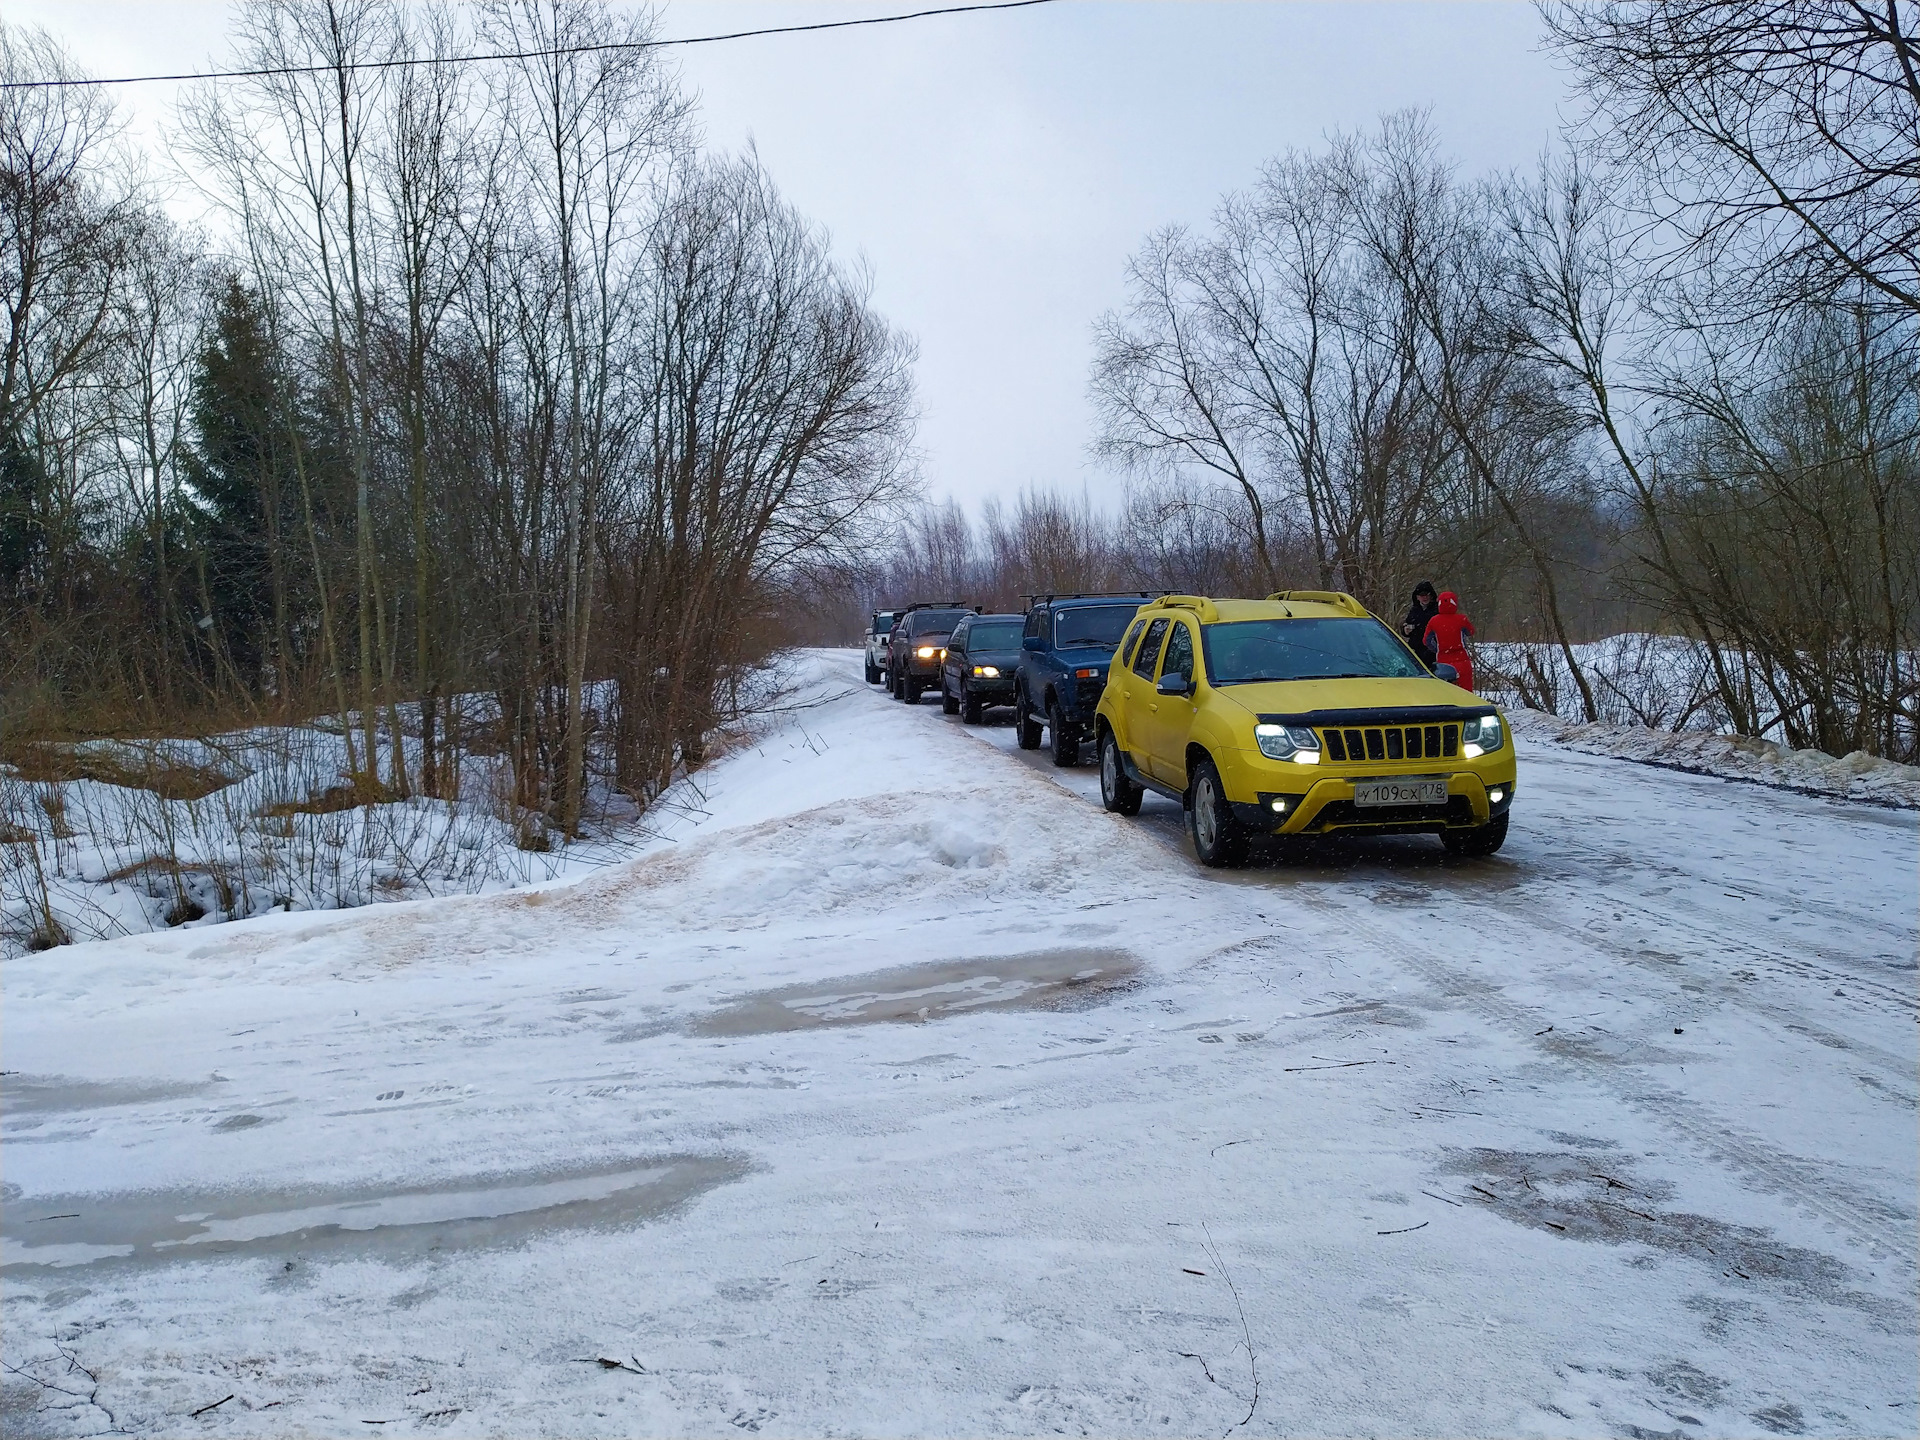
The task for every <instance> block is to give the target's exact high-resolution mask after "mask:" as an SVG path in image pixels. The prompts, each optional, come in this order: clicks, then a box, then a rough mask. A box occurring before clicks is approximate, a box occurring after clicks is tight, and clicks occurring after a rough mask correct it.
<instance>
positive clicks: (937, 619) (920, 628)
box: [913, 610, 973, 635]
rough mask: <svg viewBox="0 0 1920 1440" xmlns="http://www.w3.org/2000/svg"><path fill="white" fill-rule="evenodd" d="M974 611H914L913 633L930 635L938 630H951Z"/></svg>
mask: <svg viewBox="0 0 1920 1440" xmlns="http://www.w3.org/2000/svg"><path fill="white" fill-rule="evenodd" d="M972 613H973V612H972V611H971V610H916V611H914V612H913V633H914V634H915V635H930V634H932V633H933V632H934V631H936V630H940V631H946V630H951V629H953V627H954V626H955V625H957V624H958V623H959V622H960V621H961V620H963V619H965V618H966V617H967V616H968V615H971V614H972Z"/></svg>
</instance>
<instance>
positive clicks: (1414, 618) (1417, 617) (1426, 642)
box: [1400, 580, 1440, 670]
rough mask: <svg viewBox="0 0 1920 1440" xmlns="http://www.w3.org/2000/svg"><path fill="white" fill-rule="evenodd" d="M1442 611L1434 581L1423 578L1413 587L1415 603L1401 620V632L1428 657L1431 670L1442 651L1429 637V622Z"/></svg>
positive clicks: (1409, 642)
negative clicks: (1435, 646) (1435, 591)
mask: <svg viewBox="0 0 1920 1440" xmlns="http://www.w3.org/2000/svg"><path fill="white" fill-rule="evenodd" d="M1439 613H1440V602H1439V600H1438V599H1437V598H1436V597H1435V595H1434V592H1433V582H1432V581H1431V580H1422V581H1421V582H1420V583H1419V584H1418V585H1416V586H1414V587H1413V605H1412V607H1411V608H1410V609H1409V610H1408V611H1407V618H1406V619H1405V620H1404V621H1402V622H1401V625H1400V633H1401V634H1402V635H1404V636H1406V637H1407V643H1408V644H1409V645H1411V646H1413V648H1414V649H1416V650H1418V651H1419V652H1420V653H1421V654H1422V655H1424V656H1425V657H1426V661H1427V668H1428V669H1429V670H1431V669H1432V668H1433V667H1434V666H1435V665H1436V664H1438V663H1439V660H1440V652H1439V651H1438V650H1436V649H1434V648H1433V641H1432V640H1430V639H1428V638H1427V622H1428V621H1429V620H1431V619H1433V617H1434V616H1436V615H1438V614H1439Z"/></svg>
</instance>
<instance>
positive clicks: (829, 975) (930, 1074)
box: [0, 653, 1920, 1437]
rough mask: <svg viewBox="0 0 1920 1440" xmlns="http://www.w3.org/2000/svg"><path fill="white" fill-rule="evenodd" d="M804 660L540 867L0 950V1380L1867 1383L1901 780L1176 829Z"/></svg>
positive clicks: (1237, 1392) (665, 1385)
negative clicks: (1187, 833) (1415, 823)
mask: <svg viewBox="0 0 1920 1440" xmlns="http://www.w3.org/2000/svg"><path fill="white" fill-rule="evenodd" d="M807 664H808V665H809V666H810V667H811V669H812V672H813V674H812V679H811V682H810V689H809V691H808V693H807V694H806V695H805V696H804V697H803V698H804V699H808V700H811V701H815V702H818V703H814V704H812V705H811V707H810V708H805V709H797V710H794V711H791V712H790V713H788V714H787V715H786V716H785V717H784V719H782V720H780V721H779V722H777V723H774V724H770V725H769V727H768V729H767V730H766V733H765V734H764V735H763V737H762V738H761V740H760V741H759V743H758V744H757V745H755V746H752V747H749V748H745V749H742V750H740V751H737V752H736V753H734V754H732V755H731V756H729V757H728V758H727V759H725V760H724V761H722V762H721V763H719V764H718V765H716V766H715V767H713V768H712V769H711V770H709V771H708V772H707V773H706V774H705V775H704V776H703V777H702V789H703V790H704V792H705V811H706V813H705V814H704V816H702V817H700V818H699V819H698V821H697V823H694V822H689V823H687V824H686V825H684V826H683V827H682V828H681V830H680V831H679V833H678V834H677V836H676V837H675V839H674V840H673V841H672V842H671V843H667V844H664V845H663V846H662V847H661V848H660V849H658V850H657V851H655V852H654V853H652V854H651V855H649V856H647V857H645V858H642V859H640V860H638V861H636V862H634V863H631V864H628V865H624V866H621V867H619V868H617V869H613V870H608V871H605V872H603V873H601V874H600V875H598V876H595V877H593V878H591V879H589V880H586V881H584V882H582V883H578V884H575V885H572V886H570V887H566V888H557V889H553V890H550V891H546V892H542V893H521V894H515V895H506V896H493V897H485V898H472V899H451V900H442V901H432V902H424V903H418V904H407V905H392V906H383V907H378V908H374V909H367V910H358V911H352V912H346V913H336V914H326V915H297V914H296V915H287V916H275V917H271V918H269V919H267V920H264V921H252V922H247V923H244V924H234V925H226V926H220V927H215V928H199V929H187V930H179V931H173V932H170V933H166V934H162V935H156V936H137V937H133V938H130V939H123V940H119V941H114V942H107V943H98V944H92V945H86V946H80V947H74V948H67V949H61V950H56V951H53V952H50V953H47V954H42V955H37V956H30V957H26V958H23V959H17V960H9V961H6V962H5V965H4V969H3V970H0V976H3V977H4V1004H5V1034H4V1040H5V1067H6V1070H7V1075H6V1077H5V1079H4V1085H3V1094H4V1104H3V1106H0V1123H3V1124H4V1139H3V1141H0V1154H3V1156H4V1174H5V1192H4V1208H3V1211H0V1241H3V1243H4V1254H3V1255H0V1267H3V1268H4V1275H3V1277H0V1294H3V1297H4V1307H5V1312H4V1314H5V1334H4V1360H5V1363H6V1366H7V1370H6V1372H5V1373H4V1375H0V1379H3V1380H4V1387H5V1388H4V1407H5V1408H4V1412H3V1413H0V1430H3V1431H4V1433H5V1434H7V1435H8V1436H26V1435H35V1434H45V1435H82V1434H97V1433H105V1432H107V1431H109V1430H111V1429H119V1430H123V1431H127V1432H132V1433H139V1434H168V1435H175V1434H195V1435H198V1434H207V1435H223V1434H229V1435H282V1434H284V1435H296V1434H297V1435H315V1434H355V1435H365V1434H384V1435H393V1434H420V1433H425V1434H436V1435H462V1434H474V1435H481V1434H486V1435H497V1434H514V1435H556V1436H575V1435H640V1434H649V1435H650V1434H660V1435H674V1434H701V1435H735V1434H739V1433H743V1432H757V1433H759V1434H762V1435H814V1434H825V1433H852V1432H857V1433H874V1434H927V1435H963V1434H986V1433H996V1434H999V1433H1006V1434H1034V1433H1048V1432H1055V1431H1061V1432H1066V1433H1082V1432H1090V1433H1096V1434H1125V1435H1189V1434H1191V1435H1209V1434H1211V1435H1217V1436H1222V1437H1224V1436H1228V1435H1231V1434H1247V1435H1251V1434H1265V1433H1274V1432H1291V1433H1300V1432H1306V1433H1314V1434H1329V1435H1338V1434H1357V1433H1381V1432H1386V1433H1394V1434H1416V1433H1418V1434H1500V1435H1507V1434H1544V1435H1566V1434H1592V1435H1639V1436H1645V1435H1652V1434H1660V1435H1688V1436H1699V1435H1753V1434H1756V1433H1767V1432H1771V1433H1779V1434H1802V1433H1804V1434H1912V1433H1914V1431H1915V1429H1916V1425H1917V1424H1920V1414H1917V1413H1916V1408H1915V1402H1916V1363H1917V1362H1916V1352H1915V1346H1916V1335H1915V1316H1916V1293H1915V1285H1916V1273H1915V1261H1916V1221H1915V1194H1916V1139H1917V1129H1916V1124H1915V1101H1916V1088H1917V1084H1920V1075H1917V1074H1916V1042H1915V1018H1916V1014H1915V1012H1916V999H1917V998H1920V997H1917V996H1916V973H1915V942H1916V933H1915V932H1916V913H1915V911H1916V891H1917V887H1916V854H1917V851H1920V847H1917V846H1916V838H1917V837H1916V818H1915V816H1914V815H1913V814H1912V813H1909V812H1898V811H1892V810H1881V809H1873V808H1869V807H1865V806H1860V805H1853V804H1847V803H1844V802H1840V801H1833V800H1820V799H1812V798H1808V797H1804V796H1800V795H1795V794H1790V793H1785V792H1781V791H1776V790H1766V789H1762V788H1759V787H1757V786H1753V785H1746V784H1738V783H1731V782H1726V781H1720V780H1713V779H1706V778H1701V777H1695V776H1689V775H1683V774H1678V773H1676V772H1673V771H1669V770H1657V769H1649V768H1646V767H1641V766H1636V765H1633V764H1629V763H1625V762H1621V761H1616V760H1608V759H1600V758H1595V757H1591V756H1586V755H1578V754H1573V753H1570V752H1566V751H1559V750H1553V749H1549V748H1544V747H1541V748H1528V749H1525V750H1523V752H1522V756H1521V765H1520V786H1519V791H1518V800H1517V803H1516V807H1515V812H1514V814H1515V820H1514V832H1513V837H1512V839H1511V840H1510V842H1509V843H1508V846H1507V848H1506V850H1505V851H1504V852H1502V853H1501V854H1500V855H1499V856H1497V857H1495V858H1493V859H1490V860H1481V861H1460V862H1455V861H1450V860H1448V859H1446V858H1445V856H1444V854H1443V852H1442V851H1441V849H1440V847H1439V845H1438V843H1437V842H1435V841H1433V840H1431V839H1426V838H1411V839H1406V840H1395V841H1391V842H1377V843H1374V844H1370V845H1362V846H1354V847H1351V848H1349V849H1346V850H1344V851H1343V852H1341V853H1339V854H1338V855H1336V856H1334V857H1332V858H1331V859H1324V860H1318V861H1315V862H1313V863H1308V864H1292V865H1288V864H1279V863H1266V864H1262V865H1256V866H1255V867H1254V868H1252V869H1250V870H1248V871H1245V872H1242V873H1239V874H1235V875H1220V874H1215V873H1211V872H1207V871H1204V870H1202V869H1201V868H1200V867H1199V866H1197V865H1196V864H1195V863H1194V862H1193V860H1192V859H1191V858H1190V856H1189V855H1188V854H1187V853H1186V850H1185V847H1184V842H1183V841H1182V839H1181V838H1180V834H1179V830H1178V823H1177V822H1178V815H1177V812H1176V811H1175V810H1174V809H1173V807H1171V806H1168V805H1164V804H1163V803H1162V802H1160V801H1158V800H1157V799H1154V798H1152V797H1149V798H1148V800H1147V804H1146V808H1145V810H1143V812H1142V814H1141V815H1140V816H1139V817H1138V818H1137V819H1135V820H1122V819H1118V818H1115V817H1112V816H1108V815H1106V814H1105V813H1104V812H1102V811H1101V810H1100V808H1099V807H1098V804H1097V802H1094V801H1090V798H1089V797H1091V796H1093V795H1094V793H1095V787H1096V778H1095V775H1094V773H1093V771H1092V769H1091V767H1086V768H1081V769H1077V770H1073V771H1065V772H1062V771H1056V770H1054V769H1053V767H1052V766H1051V765H1050V764H1049V763H1048V762H1047V761H1046V759H1045V758H1044V757H1043V756H1029V755H1021V754H1020V753H1019V752H1017V751H1015V750H1014V749H1013V746H1012V733H1011V730H1010V729H1009V728H1008V726H1007V725H1006V723H1005V720H1004V712H997V713H998V716H999V718H1000V720H1001V723H999V724H997V725H989V726H985V727H981V728H979V729H977V730H965V729H963V728H962V727H961V726H960V725H959V724H958V723H957V722H956V721H954V720H950V719H947V718H945V717H943V716H942V715H941V714H940V711H939V706H938V705H937V703H935V702H934V701H932V700H929V701H928V702H927V703H925V704H923V705H922V706H920V707H918V708H916V709H912V710H909V709H907V708H906V707H904V706H901V705H899V704H896V703H894V702H891V701H889V700H888V699H886V698H885V697H884V696H883V695H881V694H880V693H879V692H878V691H877V690H873V689H869V688H867V687H866V686H864V685H862V684H861V683H860V681H859V678H858V677H859V662H858V657H857V656H855V655H853V654H851V653H827V654H823V655H818V656H814V657H812V658H811V659H809V660H808V661H807ZM229 1397H230V1398H229ZM207 1407H211V1408H207ZM196 1411H199V1412H201V1413H199V1414H198V1415H197V1416H196V1415H195V1414H194V1413H193V1412H196ZM376 1427H377V1428H376Z"/></svg>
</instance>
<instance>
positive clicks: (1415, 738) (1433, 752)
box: [1320, 725, 1460, 762]
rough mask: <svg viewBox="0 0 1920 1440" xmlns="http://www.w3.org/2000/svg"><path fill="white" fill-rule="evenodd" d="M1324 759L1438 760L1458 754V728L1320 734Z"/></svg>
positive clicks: (1394, 728) (1373, 729) (1414, 727)
mask: <svg viewBox="0 0 1920 1440" xmlns="http://www.w3.org/2000/svg"><path fill="white" fill-rule="evenodd" d="M1320 739H1321V743H1322V744H1323V745H1325V746H1326V753H1327V758H1328V759H1329V760H1334V761H1343V762H1351V761H1355V760H1438V759H1440V758H1441V757H1442V756H1448V757H1451V756H1454V755H1458V754H1459V753H1460V727H1459V726H1458V725H1384V726H1383V725H1371V726H1366V727H1362V728H1355V729H1351V730H1347V729H1341V730H1335V729H1331V728H1329V729H1326V730H1322V731H1321V732H1320Z"/></svg>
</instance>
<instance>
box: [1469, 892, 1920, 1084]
mask: <svg viewBox="0 0 1920 1440" xmlns="http://www.w3.org/2000/svg"><path fill="white" fill-rule="evenodd" d="M1449 893H1450V895H1451V896H1452V898H1454V899H1456V900H1459V901H1464V902H1465V903H1466V904H1468V905H1470V906H1475V907H1477V908H1480V909H1484V910H1491V911H1493V912H1494V913H1496V914H1498V915H1501V916H1503V917H1505V918H1506V919H1507V920H1519V921H1521V922H1522V923H1524V924H1528V925H1531V926H1533V927H1534V928H1535V929H1539V930H1549V931H1552V932H1554V933H1555V934H1558V935H1560V936H1562V937H1563V938H1565V939H1567V940H1571V941H1572V942H1574V943H1575V944H1577V945H1581V946H1584V947H1585V948H1587V949H1589V950H1593V951H1598V952H1601V953H1603V954H1605V955H1607V956H1608V957H1610V958H1612V959H1614V960H1618V961H1621V962H1623V963H1625V964H1628V965H1631V966H1633V967H1634V968H1636V969H1639V970H1644V971H1646V972H1647V973H1648V974H1651V975H1657V976H1659V977H1661V978H1662V979H1664V980H1667V981H1669V982H1673V983H1676V984H1679V985H1681V986H1682V987H1683V988H1684V987H1686V986H1688V985H1692V986H1697V987H1698V991H1697V993H1699V994H1701V995H1704V996H1707V997H1710V998H1712V999H1715V1000H1721V1001H1724V1002H1726V1003H1727V1004H1728V1005H1731V1006H1733V1007H1734V1008H1736V1009H1740V1010H1745V1011H1747V1012H1749V1013H1750V1014H1754V1015H1758V1016H1760V1017H1762V1018H1763V1019H1766V1020H1769V1021H1771V1022H1773V1023H1774V1024H1776V1025H1778V1026H1780V1027H1781V1028H1782V1029H1785V1030H1791V1031H1794V1032H1795V1033H1796V1034H1800V1035H1804V1036H1806V1037H1807V1038H1808V1039H1810V1040H1814V1041H1817V1042H1819V1043H1820V1044H1822V1045H1825V1046H1826V1047H1827V1048H1828V1049H1830V1050H1838V1051H1842V1052H1844V1053H1846V1054H1849V1055H1855V1056H1858V1057H1859V1058H1860V1059H1862V1060H1864V1061H1866V1062H1868V1063H1869V1064H1872V1065H1874V1066H1876V1067H1878V1068H1879V1070H1880V1071H1881V1072H1882V1073H1881V1077H1880V1078H1881V1079H1882V1080H1884V1081H1886V1082H1888V1086H1887V1088H1886V1090H1885V1092H1884V1093H1886V1094H1887V1095H1888V1097H1889V1098H1891V1099H1898V1100H1900V1101H1903V1102H1905V1104H1906V1105H1907V1107H1908V1108H1909V1109H1912V1108H1915V1107H1920V1096H1916V1095H1915V1094H1914V1093H1913V1091H1912V1088H1911V1084H1910V1082H1911V1080H1912V1078H1913V1061H1912V1059H1911V1057H1907V1056H1900V1055H1895V1054H1893V1053H1892V1052H1891V1051H1888V1050H1883V1049H1881V1048H1880V1047H1879V1046H1877V1045H1873V1044H1870V1043H1869V1042H1867V1041H1864V1040H1860V1039H1856V1038H1854V1037H1852V1036H1847V1035H1842V1034H1840V1033H1839V1032H1838V1031H1835V1030H1829V1029H1828V1028H1827V1027H1826V1026H1824V1025H1820V1024H1818V1023H1817V1022H1815V1021H1814V1020H1813V1019H1812V1017H1811V1016H1810V1015H1808V1013H1807V1012H1806V1011H1804V1010H1794V1009H1790V1008H1789V1007H1787V1006H1785V1005H1781V1004H1778V1003H1776V1002H1774V1001H1771V1000H1767V999H1763V998H1762V997H1760V996H1758V995H1755V994H1753V993H1751V992H1750V991H1748V990H1747V989H1746V988H1744V987H1743V986H1741V985H1740V984H1738V983H1737V982H1733V981H1728V980H1723V979H1720V978H1718V977H1716V976H1712V975H1702V974H1700V973H1699V971H1697V970H1695V969H1692V968H1689V969H1686V970H1682V971H1676V970H1674V969H1673V968H1672V967H1673V965H1674V964H1676V963H1677V964H1683V965H1684V964H1685V962H1684V961H1679V960H1677V959H1675V960H1663V959H1661V958H1659V957H1658V956H1656V955H1650V954H1648V953H1647V951H1646V950H1645V949H1644V948H1636V947H1634V946H1631V945H1628V944H1626V943H1624V942H1621V941H1616V940H1611V939H1609V938H1607V937H1605V936H1601V935H1595V934H1593V933H1592V932H1590V931H1588V930H1586V929H1585V928H1584V927H1582V926H1580V925H1576V924H1574V923H1573V922H1571V921H1568V920H1562V919H1558V918H1555V917H1553V916H1549V915H1544V914H1542V913H1541V912H1540V911H1539V910H1538V908H1530V907H1525V906H1521V905H1518V904H1515V903H1513V902H1511V901H1506V900H1502V899H1498V898H1495V897H1493V896H1489V895H1474V894H1472V893H1470V892H1467V891H1466V890H1464V889H1463V890H1460V891H1452V892H1449ZM1718 948H1720V949H1726V948H1728V947H1727V946H1726V945H1725V944H1724V943H1721V944H1720V945H1719V946H1718ZM1749 953H1750V954H1751V953H1752V952H1749ZM1778 958H1779V957H1776V956H1772V955H1765V956H1758V955H1756V956H1754V959H1755V960H1756V962H1759V963H1764V962H1765V961H1768V960H1774V959H1778ZM1846 983H1852V982H1846ZM1862 988H1865V987H1862ZM1869 1008H1870V1009H1874V1010H1877V1011H1878V1013H1881V1014H1885V1013H1887V1012H1886V1011H1884V1010H1878V1007H1869Z"/></svg>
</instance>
